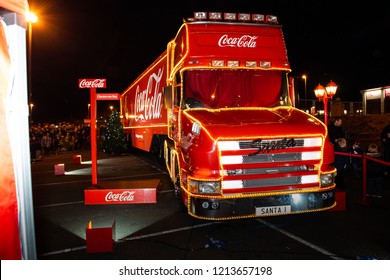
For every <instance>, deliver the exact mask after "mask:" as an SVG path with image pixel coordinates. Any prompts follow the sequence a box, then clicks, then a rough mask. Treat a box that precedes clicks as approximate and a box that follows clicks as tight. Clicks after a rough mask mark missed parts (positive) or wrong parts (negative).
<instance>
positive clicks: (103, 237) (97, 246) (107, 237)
mask: <svg viewBox="0 0 390 280" xmlns="http://www.w3.org/2000/svg"><path fill="white" fill-rule="evenodd" d="M85 235H86V244H87V253H100V252H112V250H113V243H114V240H116V222H115V220H114V222H113V224H112V226H111V227H102V228H93V227H92V221H89V223H88V225H87V228H86V229H85Z"/></svg>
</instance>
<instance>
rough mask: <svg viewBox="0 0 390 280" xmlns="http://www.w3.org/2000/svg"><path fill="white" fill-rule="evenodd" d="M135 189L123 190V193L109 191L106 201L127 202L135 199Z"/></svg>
mask: <svg viewBox="0 0 390 280" xmlns="http://www.w3.org/2000/svg"><path fill="white" fill-rule="evenodd" d="M134 194H135V191H123V192H121V193H113V192H108V193H107V194H106V197H105V200H106V202H126V201H134Z"/></svg>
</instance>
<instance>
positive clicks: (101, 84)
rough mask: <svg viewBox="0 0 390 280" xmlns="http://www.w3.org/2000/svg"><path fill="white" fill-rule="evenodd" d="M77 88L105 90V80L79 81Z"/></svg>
mask: <svg viewBox="0 0 390 280" xmlns="http://www.w3.org/2000/svg"><path fill="white" fill-rule="evenodd" d="M79 88H106V79H79Z"/></svg>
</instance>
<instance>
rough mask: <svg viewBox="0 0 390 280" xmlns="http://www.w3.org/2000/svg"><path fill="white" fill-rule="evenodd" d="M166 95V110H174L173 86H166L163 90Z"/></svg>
mask: <svg viewBox="0 0 390 280" xmlns="http://www.w3.org/2000/svg"><path fill="white" fill-rule="evenodd" d="M163 95H164V108H165V109H172V108H173V91H172V86H166V87H164V88H163Z"/></svg>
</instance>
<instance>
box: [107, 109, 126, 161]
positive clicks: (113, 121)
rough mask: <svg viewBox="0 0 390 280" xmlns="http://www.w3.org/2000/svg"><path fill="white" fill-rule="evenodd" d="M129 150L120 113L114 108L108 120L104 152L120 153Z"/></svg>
mask: <svg viewBox="0 0 390 280" xmlns="http://www.w3.org/2000/svg"><path fill="white" fill-rule="evenodd" d="M127 151H128V147H127V143H126V135H125V133H124V132H123V127H122V123H121V120H120V116H119V113H118V112H117V111H116V110H112V112H111V115H110V117H109V118H108V120H107V125H106V133H105V140H104V142H103V152H105V153H108V154H116V155H120V154H123V153H126V152H127Z"/></svg>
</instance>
